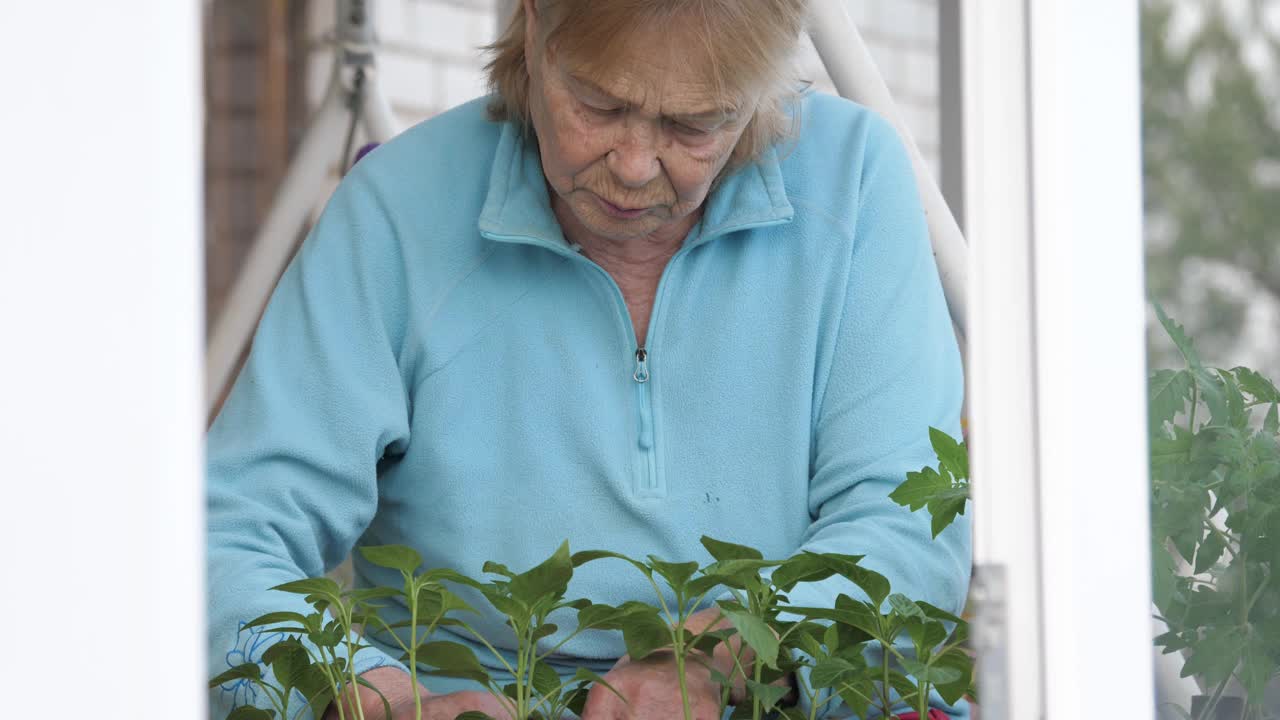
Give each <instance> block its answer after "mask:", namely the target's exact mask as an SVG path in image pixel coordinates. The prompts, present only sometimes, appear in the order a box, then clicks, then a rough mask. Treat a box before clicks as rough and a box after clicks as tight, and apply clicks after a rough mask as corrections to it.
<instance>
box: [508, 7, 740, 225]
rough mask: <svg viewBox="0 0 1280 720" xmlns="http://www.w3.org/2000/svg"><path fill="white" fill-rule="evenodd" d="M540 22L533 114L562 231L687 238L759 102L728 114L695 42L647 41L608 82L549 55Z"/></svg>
mask: <svg viewBox="0 0 1280 720" xmlns="http://www.w3.org/2000/svg"><path fill="white" fill-rule="evenodd" d="M530 17H532V16H531V15H530ZM534 22H535V21H533V20H530V28H529V30H530V32H529V33H528V36H527V42H526V47H527V48H531V49H530V50H528V51H526V52H527V53H528V57H527V61H528V63H527V64H528V67H529V74H530V80H531V82H530V93H529V105H530V108H529V109H530V115H531V118H532V121H533V125H534V129H535V131H536V132H537V135H538V144H539V148H540V151H541V154H542V169H543V172H544V173H545V174H546V176H547V181H548V184H549V185H550V186H551V188H552V190H553V194H552V204H553V206H554V207H555V209H556V211H557V216H558V217H560V219H561V223H562V224H565V222H566V221H569V222H570V223H573V222H574V221H576V223H578V224H581V225H582V226H583V227H584V228H585V229H586V230H587V231H589V232H591V233H594V234H596V235H598V236H601V237H604V238H609V239H613V240H628V239H632V238H638V237H644V236H651V235H652V236H658V237H668V236H673V237H674V238H675V239H679V238H683V237H684V235H685V233H687V232H688V231H689V229H690V228H691V227H692V226H693V224H694V222H696V220H697V218H698V217H699V216H700V213H699V212H698V211H699V208H701V206H702V202H703V200H704V199H705V198H706V196H707V192H708V191H709V190H710V188H711V184H712V181H713V180H715V178H716V176H717V175H718V174H719V172H720V170H721V169H722V168H724V166H725V163H727V162H728V160H729V157H730V155H731V154H732V152H733V148H734V147H735V145H736V144H737V142H738V139H739V137H741V135H742V132H743V129H744V128H745V126H746V122H747V120H749V119H750V116H751V113H752V111H753V110H754V99H751V100H750V101H744V103H743V104H742V106H741V107H738V108H727V107H719V106H718V105H717V103H716V100H715V98H716V93H715V91H714V87H713V85H712V83H711V82H710V72H709V69H708V68H705V67H702V65H705V63H704V62H703V61H702V60H701V57H702V56H701V55H699V54H697V53H691V52H689V51H687V50H683V48H686V47H689V44H690V43H692V42H695V41H694V40H693V39H692V38H691V37H683V38H682V37H679V35H682V34H683V33H658V32H644V31H642V32H639V33H637V34H636V35H635V36H634V39H633V40H632V42H631V43H629V47H627V48H626V49H625V50H624V51H623V52H624V56H623V61H622V62H620V63H616V64H615V65H614V66H615V67H619V68H622V70H621V71H620V72H617V73H615V74H614V75H612V76H610V77H603V78H601V77H588V76H587V75H586V74H585V73H582V72H575V71H574V70H573V69H572V67H573V66H572V65H570V64H568V63H565V62H564V59H563V58H559V57H557V56H556V55H557V54H552V53H546V52H543V51H542V48H541V47H538V46H536V45H535V42H534V41H535V40H536V39H537V37H538V36H537V31H536V30H535V29H534V27H533V23H534ZM748 103H749V104H748ZM565 211H568V212H569V213H571V217H566V216H565Z"/></svg>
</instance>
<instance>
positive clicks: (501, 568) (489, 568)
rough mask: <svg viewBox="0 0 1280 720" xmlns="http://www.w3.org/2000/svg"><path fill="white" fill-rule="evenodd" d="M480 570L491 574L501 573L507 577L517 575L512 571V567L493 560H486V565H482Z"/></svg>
mask: <svg viewBox="0 0 1280 720" xmlns="http://www.w3.org/2000/svg"><path fill="white" fill-rule="evenodd" d="M480 572H483V573H488V574H490V575H501V576H503V577H505V578H513V577H515V576H516V574H515V573H514V572H512V571H511V568H509V567H507V566H506V565H503V564H502V563H500V562H494V561H492V560H486V561H485V563H484V565H482V566H480Z"/></svg>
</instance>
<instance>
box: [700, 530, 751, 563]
mask: <svg viewBox="0 0 1280 720" xmlns="http://www.w3.org/2000/svg"><path fill="white" fill-rule="evenodd" d="M701 542H702V547H704V548H706V549H707V552H708V553H710V554H711V557H713V558H715V559H716V560H717V561H719V562H724V561H726V560H763V559H764V555H763V554H762V553H761V552H760V551H759V550H756V549H755V548H752V547H747V546H746V545H736V544H734V543H731V542H725V541H723V540H716V539H715V538H713V537H710V536H708V535H703V536H702V538H701Z"/></svg>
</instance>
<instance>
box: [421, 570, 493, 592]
mask: <svg viewBox="0 0 1280 720" xmlns="http://www.w3.org/2000/svg"><path fill="white" fill-rule="evenodd" d="M445 581H447V582H455V583H458V584H459V585H466V586H467V587H473V588H476V589H479V588H480V587H481V586H482V585H483V584H484V583H481V582H480V581H479V580H474V579H472V578H469V577H467V576H466V575H463V574H462V573H460V572H458V571H457V570H450V569H449V568H433V569H431V570H427V571H426V572H424V573H422V574H421V575H419V576H418V577H417V578H415V582H417V583H419V584H420V585H425V584H428V583H440V582H445Z"/></svg>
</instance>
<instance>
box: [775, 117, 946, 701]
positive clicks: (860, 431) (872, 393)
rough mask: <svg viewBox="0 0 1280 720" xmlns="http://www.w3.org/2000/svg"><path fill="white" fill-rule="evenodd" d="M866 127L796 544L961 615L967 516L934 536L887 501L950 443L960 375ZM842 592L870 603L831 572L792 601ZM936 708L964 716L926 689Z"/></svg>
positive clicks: (910, 201) (890, 135)
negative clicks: (841, 558) (938, 444)
mask: <svg viewBox="0 0 1280 720" xmlns="http://www.w3.org/2000/svg"><path fill="white" fill-rule="evenodd" d="M874 120H875V122H873V123H872V124H871V130H870V137H869V138H868V143H867V150H866V157H865V161H864V164H863V166H862V171H861V172H862V175H861V179H860V182H859V188H860V190H859V196H858V199H857V202H858V203H859V208H858V214H857V220H856V228H855V231H854V237H853V243H852V256H851V259H850V262H849V270H848V284H847V288H846V290H845V292H846V296H845V301H844V304H843V308H842V310H841V317H840V318H839V320H838V323H839V324H838V326H837V328H836V330H835V332H836V333H837V336H836V341H835V343H834V350H833V352H832V354H831V358H830V361H829V370H828V372H827V380H826V386H825V388H824V389H822V390H821V393H822V394H821V395H820V396H819V397H820V398H821V401H820V405H819V407H818V410H817V415H816V421H815V425H814V438H813V450H812V452H813V454H812V464H811V470H810V485H809V512H810V516H811V517H813V518H815V519H814V520H813V521H812V523H811V525H810V527H809V528H808V531H807V533H806V535H805V538H804V542H803V544H802V547H801V549H802V550H809V551H813V552H836V553H846V554H855V555H865V556H866V557H865V559H864V560H863V565H864V566H866V567H868V568H870V569H872V570H875V571H877V572H879V573H881V574H883V575H884V576H885V577H887V578H888V579H889V582H890V586H891V588H892V592H895V593H902V594H904V595H906V596H908V597H910V598H912V599H913V600H924V601H927V602H929V603H932V604H934V605H936V606H938V607H940V608H943V609H945V610H948V611H950V612H954V613H957V614H958V613H959V612H960V610H961V608H962V607H963V605H964V602H965V597H966V594H967V592H968V585H969V575H970V569H971V554H972V540H971V536H970V522H969V515H962V516H960V517H958V518H957V520H956V522H955V523H954V524H953V525H951V526H950V527H949V528H947V529H946V530H945V531H943V532H942V533H941V534H940V535H939V536H938V537H937V539H933V537H932V534H931V531H930V518H929V515H928V513H927V512H926V511H924V510H920V511H919V512H915V513H913V512H911V511H910V510H908V509H907V508H904V507H902V506H899V505H898V504H896V503H895V502H893V501H892V500H890V499H889V494H890V493H891V492H893V490H894V489H896V488H897V486H898V485H899V484H901V483H902V482H903V481H904V480H906V476H907V473H908V472H912V471H917V470H920V469H921V468H922V467H924V466H925V465H936V463H937V459H936V456H935V454H934V452H933V450H932V446H931V444H930V440H929V427H930V426H933V427H937V428H938V429H940V430H943V431H945V432H947V433H949V434H951V435H952V436H955V437H958V436H959V431H960V411H961V404H962V400H963V391H964V380H963V373H962V371H961V365H960V355H959V349H958V347H957V343H956V339H955V335H954V331H953V329H952V325H951V321H950V316H949V314H948V311H947V306H946V301H945V299H944V296H943V293H942V287H941V283H940V280H939V278H938V271H937V267H936V265H935V261H934V257H933V254H932V251H931V246H930V242H929V235H928V229H927V227H926V223H925V217H924V213H923V210H922V207H921V204H920V200H919V195H918V193H917V190H916V185H915V179H914V173H913V170H912V168H911V164H910V162H909V160H908V157H907V154H906V151H905V149H904V148H903V146H902V144H901V141H900V140H899V139H898V136H897V134H896V132H895V131H894V130H893V129H892V127H891V126H889V125H888V124H887V123H886V122H884V121H883V120H881V119H879V118H878V117H876V118H874ZM841 593H845V594H848V595H850V596H851V597H854V598H857V599H861V600H866V599H867V596H866V594H865V593H863V592H862V591H861V590H859V589H858V588H857V587H855V586H853V585H852V584H849V583H846V582H845V581H843V580H842V579H838V578H832V579H830V580H827V581H823V582H818V583H808V584H803V585H800V586H797V587H796V588H795V589H794V590H793V592H791V593H790V594H789V597H790V600H791V602H792V604H795V605H799V606H811V607H812V606H819V607H831V606H832V605H833V604H834V602H835V598H836V596H837V595H839V594H841ZM806 705H807V703H806ZM934 705H935V706H937V707H940V708H942V709H943V710H945V711H947V712H948V713H949V714H950V716H951V717H953V718H963V717H967V712H965V711H963V710H961V711H957V710H956V709H954V708H952V707H950V706H948V705H947V704H945V703H943V701H942V700H941V698H938V697H937V696H936V695H935V697H934ZM806 711H807V708H806Z"/></svg>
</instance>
